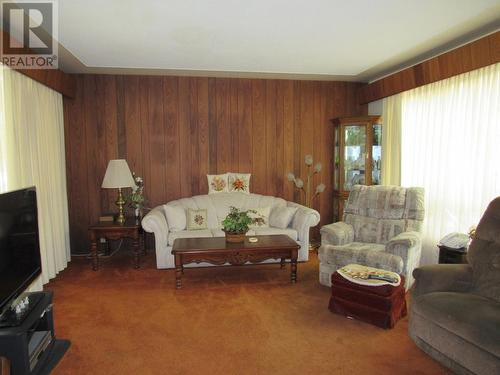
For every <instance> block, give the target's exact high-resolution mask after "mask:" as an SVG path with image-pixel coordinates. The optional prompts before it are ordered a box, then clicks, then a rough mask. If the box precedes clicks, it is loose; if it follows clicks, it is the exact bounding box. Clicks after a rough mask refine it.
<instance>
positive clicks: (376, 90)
mask: <svg viewBox="0 0 500 375" xmlns="http://www.w3.org/2000/svg"><path fill="white" fill-rule="evenodd" d="M498 62H500V31H497V32H496V33H493V34H491V35H488V36H486V37H484V38H481V39H478V40H476V41H474V42H471V43H468V44H466V45H464V46H462V47H459V48H456V49H454V50H452V51H450V52H446V53H444V54H442V55H440V56H437V57H434V58H432V59H429V60H427V61H424V62H422V63H420V64H417V65H414V66H412V67H410V68H407V69H404V70H402V71H400V72H397V73H394V74H391V75H390V76H387V77H385V78H382V79H379V80H378V81H375V82H373V83H370V84H369V85H366V86H364V87H362V88H360V89H359V93H358V95H359V101H360V103H369V102H373V101H375V100H379V99H382V98H385V97H388V96H391V95H395V94H399V93H400V92H403V91H406V90H411V89H414V88H416V87H420V86H423V85H427V84H429V83H433V82H436V81H440V80H442V79H446V78H450V77H453V76H455V75H459V74H462V73H467V72H470V71H472V70H475V69H479V68H482V67H485V66H488V65H491V64H496V63H498Z"/></svg>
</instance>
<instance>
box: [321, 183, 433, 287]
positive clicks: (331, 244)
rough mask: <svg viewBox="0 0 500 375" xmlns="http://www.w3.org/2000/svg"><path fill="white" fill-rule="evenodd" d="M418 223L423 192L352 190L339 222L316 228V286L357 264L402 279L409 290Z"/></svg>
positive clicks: (416, 255) (417, 259)
mask: <svg viewBox="0 0 500 375" xmlns="http://www.w3.org/2000/svg"><path fill="white" fill-rule="evenodd" d="M423 219H424V190H423V188H416V187H413V188H404V187H399V186H364V185H355V186H354V187H353V189H352V191H351V192H350V194H349V199H348V200H347V202H346V204H345V208H344V217H343V221H339V222H336V223H333V224H329V225H325V226H323V227H322V228H321V247H320V248H319V252H318V254H319V261H320V265H319V281H320V283H321V284H323V285H326V286H331V275H332V273H334V272H335V271H336V270H337V269H338V268H341V267H344V266H346V265H347V264H350V263H357V264H362V265H365V266H370V267H376V268H381V269H385V270H388V271H393V272H397V273H399V274H402V275H404V276H405V279H406V281H405V288H406V289H409V288H410V287H411V285H412V284H413V276H412V272H413V269H414V268H416V267H418V266H419V263H420V255H421V248H422V244H421V238H420V232H421V227H422V223H423Z"/></svg>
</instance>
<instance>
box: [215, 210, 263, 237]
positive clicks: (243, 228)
mask: <svg viewBox="0 0 500 375" xmlns="http://www.w3.org/2000/svg"><path fill="white" fill-rule="evenodd" d="M250 213H252V214H257V211H255V210H246V211H242V210H239V209H238V208H236V207H233V206H231V207H229V214H227V216H226V217H225V218H224V220H223V221H222V230H223V231H224V232H225V233H226V241H227V242H243V241H245V234H246V233H247V232H248V228H249V226H250V225H251V224H256V223H259V222H261V221H262V220H263V219H262V218H261V217H251V216H250V215H249V214H250Z"/></svg>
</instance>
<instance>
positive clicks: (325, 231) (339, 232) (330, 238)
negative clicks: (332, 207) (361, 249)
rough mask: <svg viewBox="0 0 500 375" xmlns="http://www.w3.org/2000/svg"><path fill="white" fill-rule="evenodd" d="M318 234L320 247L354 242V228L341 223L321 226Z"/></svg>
mask: <svg viewBox="0 0 500 375" xmlns="http://www.w3.org/2000/svg"><path fill="white" fill-rule="evenodd" d="M320 233H321V245H346V244H348V243H351V242H352V241H354V227H353V226H352V225H351V224H347V223H344V222H343V221H337V222H336V223H333V224H328V225H324V226H322V227H321V229H320Z"/></svg>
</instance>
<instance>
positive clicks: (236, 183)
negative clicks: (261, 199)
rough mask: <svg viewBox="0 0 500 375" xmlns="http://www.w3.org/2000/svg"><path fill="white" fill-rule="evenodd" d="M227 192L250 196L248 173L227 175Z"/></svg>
mask: <svg viewBox="0 0 500 375" xmlns="http://www.w3.org/2000/svg"><path fill="white" fill-rule="evenodd" d="M228 175H229V191H230V192H234V191H237V192H240V193H246V194H250V176H251V174H250V173H228Z"/></svg>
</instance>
